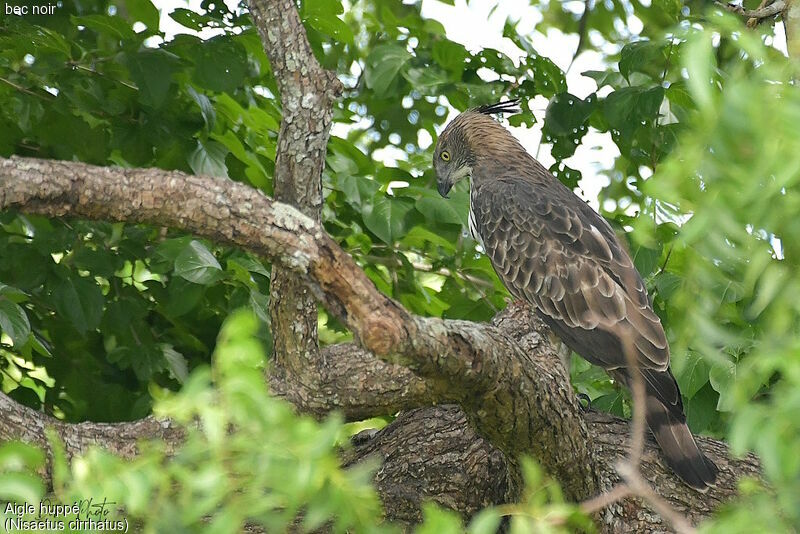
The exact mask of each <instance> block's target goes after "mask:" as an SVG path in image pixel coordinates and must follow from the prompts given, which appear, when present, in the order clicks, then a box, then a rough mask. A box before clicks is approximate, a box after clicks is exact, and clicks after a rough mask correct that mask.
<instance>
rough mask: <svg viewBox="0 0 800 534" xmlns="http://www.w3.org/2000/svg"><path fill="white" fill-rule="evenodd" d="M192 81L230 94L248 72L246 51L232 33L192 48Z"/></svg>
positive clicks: (211, 89)
mask: <svg viewBox="0 0 800 534" xmlns="http://www.w3.org/2000/svg"><path fill="white" fill-rule="evenodd" d="M193 60H194V74H193V76H192V80H193V81H194V82H195V83H197V84H198V85H200V86H202V87H204V88H206V89H208V90H210V91H219V92H227V93H232V92H234V91H235V90H236V89H238V88H239V87H240V86H241V84H242V82H243V81H244V79H245V76H246V74H247V53H246V52H245V50H244V47H242V45H241V44H239V43H238V42H237V41H236V40H235V39H233V37H232V36H229V35H221V36H218V37H214V38H213V39H210V40H208V41H205V42H203V43H202V44H201V45H200V46H198V47H196V48H195V49H194V54H193Z"/></svg>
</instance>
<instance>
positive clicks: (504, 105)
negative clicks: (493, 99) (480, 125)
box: [475, 98, 521, 115]
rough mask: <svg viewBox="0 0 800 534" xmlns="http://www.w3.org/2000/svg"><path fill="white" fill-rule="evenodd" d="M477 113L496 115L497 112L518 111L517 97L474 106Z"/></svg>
mask: <svg viewBox="0 0 800 534" xmlns="http://www.w3.org/2000/svg"><path fill="white" fill-rule="evenodd" d="M475 111H477V112H478V113H483V114H484V115H496V114H498V113H519V112H520V111H521V110H520V109H519V98H514V99H512V100H506V101H505V102H497V103H494V104H484V105H483V106H479V107H477V108H475Z"/></svg>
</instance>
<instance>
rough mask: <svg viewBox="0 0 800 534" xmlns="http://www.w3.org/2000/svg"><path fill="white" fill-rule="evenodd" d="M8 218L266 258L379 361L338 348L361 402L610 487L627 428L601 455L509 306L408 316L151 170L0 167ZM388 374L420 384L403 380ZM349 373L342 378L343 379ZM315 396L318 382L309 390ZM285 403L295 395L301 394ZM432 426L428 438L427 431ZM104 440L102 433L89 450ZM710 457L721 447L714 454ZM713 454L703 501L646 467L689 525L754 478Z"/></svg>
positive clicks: (532, 324) (324, 253)
mask: <svg viewBox="0 0 800 534" xmlns="http://www.w3.org/2000/svg"><path fill="white" fill-rule="evenodd" d="M8 208H15V209H20V210H23V211H25V212H28V213H39V214H43V215H48V216H74V217H82V218H89V219H101V220H110V221H120V220H124V221H130V222H145V223H150V224H155V225H161V226H172V227H176V228H180V229H183V230H186V231H189V232H193V233H195V234H198V235H201V236H204V237H208V238H210V239H213V240H215V241H217V242H219V243H225V244H232V245H236V246H239V247H242V248H245V249H248V250H251V251H253V252H255V253H258V254H261V255H263V256H265V257H268V258H270V259H271V260H272V261H273V262H274V263H279V264H281V265H282V266H283V267H285V268H287V269H289V270H291V271H292V272H293V273H296V274H297V275H299V276H302V277H303V279H304V280H305V282H306V283H307V284H308V287H310V288H312V290H313V293H314V294H315V295H316V296H317V297H318V298H319V299H321V300H322V302H324V303H325V304H326V306H327V307H328V309H329V310H330V311H332V312H333V313H335V314H336V315H337V316H338V317H339V318H340V319H341V320H342V321H343V322H344V323H345V324H347V325H348V326H349V327H350V328H351V330H353V332H355V333H356V335H357V337H358V338H359V339H360V343H361V346H362V347H363V348H364V349H366V350H367V351H370V352H372V353H373V354H375V355H377V356H378V357H380V358H382V359H383V360H384V361H385V362H388V363H374V364H369V363H366V362H365V360H366V358H368V356H369V355H368V354H367V353H364V352H361V351H355V352H353V353H350V352H348V354H360V356H359V357H357V358H354V361H355V362H358V361H359V358H360V361H361V363H360V364H358V365H361V366H362V367H361V369H362V370H363V369H365V368H368V369H371V370H372V372H373V373H374V375H373V376H374V377H375V380H376V381H375V382H374V383H372V385H371V386H370V387H368V388H366V389H365V391H363V392H362V393H363V395H365V396H366V395H369V392H370V391H372V392H373V393H372V394H373V395H375V396H376V397H380V396H381V395H383V394H384V393H386V392H387V390H390V389H392V388H394V389H396V388H397V387H398V383H395V382H393V380H395V379H399V380H400V382H399V383H400V384H401V385H402V384H405V386H401V387H402V391H403V395H401V396H400V399H401V400H400V401H399V402H398V403H396V404H393V405H392V404H390V403H386V404H385V405H392V406H397V407H403V408H408V407H410V406H414V405H415V403H416V402H424V403H429V402H440V403H445V402H450V403H456V404H458V405H460V406H461V408H462V409H463V411H464V413H465V416H466V418H467V420H469V422H470V426H471V428H473V429H474V430H475V431H476V432H477V434H478V435H481V436H483V437H484V438H486V439H487V440H488V441H489V442H491V443H492V444H493V446H494V447H496V448H497V449H499V450H500V451H502V453H503V454H504V455H505V456H506V457H507V458H509V459H510V460H512V461H511V462H510V465H511V473H512V474H511V475H508V476H511V477H512V478H513V476H514V475H513V473H514V471H515V469H514V467H513V465H514V462H513V460H514V459H516V458H518V457H519V455H520V454H531V455H533V456H534V457H536V458H537V460H538V461H539V462H540V463H541V464H542V465H543V467H544V468H545V469H546V470H547V471H548V472H550V473H551V474H552V475H553V476H554V477H556V478H557V479H558V480H559V482H561V484H562V486H563V488H564V490H565V493H566V494H567V495H568V496H569V497H571V498H574V499H584V498H587V497H590V496H592V495H594V494H596V493H597V492H598V491H601V490H603V489H607V488H608V487H610V484H611V482H612V481H613V480H615V477H614V476H613V468H612V466H613V464H614V461H615V459H616V457H617V453H619V452H620V451H622V450H623V449H624V443H625V440H624V439H623V437H624V436H625V431H624V428H625V425H624V423H621V424H620V429H621V430H620V432H619V434H617V435H616V437H615V438H613V439H612V443H611V444H610V445H606V446H607V447H608V448H606V449H604V448H603V444H605V443H606V441H607V440H603V439H600V438H597V437H596V436H597V435H602V434H603V432H604V430H605V426H606V425H595V424H592V422H591V420H590V419H588V418H587V417H586V416H585V415H584V414H583V413H582V412H581V409H580V407H579V406H578V404H577V402H576V401H575V398H574V395H573V393H572V390H571V387H570V385H569V383H568V381H567V378H566V377H565V376H564V374H563V371H562V369H561V366H560V364H559V363H558V356H557V355H556V353H555V351H554V350H553V348H552V346H551V345H550V344H549V342H548V341H547V333H546V331H545V328H544V326H543V325H542V324H541V323H540V322H539V321H538V320H536V319H535V318H534V317H533V316H532V314H531V313H530V310H529V309H528V308H527V307H525V306H521V305H512V306H509V308H508V309H507V310H506V311H505V312H503V313H501V314H500V315H498V317H497V318H496V319H495V321H494V324H492V325H489V324H476V323H470V322H466V321H446V320H441V319H435V318H424V317H416V316H413V315H411V314H409V313H408V312H407V311H406V310H404V309H403V308H402V307H400V306H399V305H398V304H397V303H395V302H394V301H392V300H391V299H388V298H387V297H385V296H383V295H381V294H380V293H379V292H378V291H377V290H376V288H375V287H374V285H372V283H371V282H370V281H369V279H368V278H366V276H365V275H364V273H363V272H362V271H361V270H360V269H359V268H358V266H357V265H356V264H355V263H354V262H353V260H352V259H351V258H350V257H349V256H348V255H347V254H346V253H345V252H344V251H342V250H341V249H340V248H339V247H338V245H336V243H334V242H333V241H331V239H330V238H329V237H328V236H327V234H325V233H324V231H323V230H322V229H321V227H320V225H319V224H318V223H316V222H314V221H313V220H311V219H310V218H308V217H306V216H305V215H303V214H302V213H300V212H299V211H297V210H296V209H294V208H292V207H290V206H287V205H285V204H281V203H278V202H274V201H272V200H270V199H269V198H267V197H266V196H264V195H263V194H261V193H259V192H256V191H254V190H252V189H250V188H248V187H246V186H244V185H242V184H238V183H234V182H222V181H219V180H214V179H210V178H203V177H196V176H187V175H185V174H182V173H178V172H166V171H161V170H154V169H151V170H146V169H137V170H131V169H120V168H113V167H95V166H91V165H85V164H82V163H74V162H59V161H45V160H36V159H26V158H12V159H0V209H8ZM331 350H345V351H347V350H349V349H346V348H345V349H342V348H339V349H331ZM330 355H331V356H333V354H330ZM342 362H347V363H342V365H343V367H341V368H339V370H337V371H333V372H331V373H330V374H327V376H328V377H329V379H330V380H331V384H336V383H337V381H341V380H345V377H346V376H347V374H348V370H347V369H346V368H345V367H344V366H346V365H349V362H348V361H347V360H342ZM313 363H314V365H316V366H317V367H316V368H315V369H319V368H320V367H319V366H325V367H326V368H328V369H330V367H329V366H327V365H326V364H325V362H324V359H323V358H319V359H317V360H316V361H315V362H313ZM397 364H402V366H403V367H405V368H407V369H410V370H411V371H413V372H414V375H416V376H417V377H420V378H415V377H414V376H413V375H411V374H410V373H407V372H404V371H400V368H399V367H398V365H397ZM365 366H366V367H365ZM381 370H389V371H390V372H389V373H388V374H387V375H386V376H387V377H388V378H389V380H388V381H387V380H381V378H383V375H380V374H379V373H380V372H381ZM315 372H317V371H315ZM349 373H350V376H353V369H350V370H349ZM318 374H320V373H318ZM320 376H326V375H325V374H324V373H322V374H320ZM312 388H313V389H316V386H315V385H311V387H310V388H309V389H312ZM293 391H295V392H296V391H297V390H293ZM342 391H345V392H347V394H346V395H344V396H336V401H332V402H330V403H328V404H327V407H328V408H334V407H344V408H345V411H347V406H346V403H348V402H353V403H354V404H353V410H352V413H351V415H353V416H357V417H363V416H366V415H369V414H370V412H369V410H368V409H366V408H365V404H364V403H362V402H360V398H359V395H358V391H356V390H355V389H353V388H350V389H349V391H348V388H346V387H345V388H343V390H342ZM293 395H295V396H296V397H297V398H299V399H301V400H302V399H303V398H304V395H303V394H302V393H300V394H297V393H293ZM387 395H390V394H387ZM287 396H288V395H287ZM384 398H386V396H384ZM305 399H306V402H309V403H310V404H312V405H315V407H314V408H313V410H314V411H317V412H321V411H324V405H323V403H324V402H325V398H324V394H320V393H319V392H318V393H317V394H315V395H313V396H312V395H305ZM403 403H407V404H403ZM300 404H301V406H302V402H301V403H300ZM382 413H385V412H382ZM36 415H37V416H38V414H36ZM30 416H31V417H34V414H33V413H31V414H30ZM26 424H30V423H26ZM119 428H125V426H124V425H122V426H120V427H119ZM430 428H431V432H432V434H433V435H435V432H436V430H435V427H430ZM9 435H11V436H17V435H21V432H20V431H19V429H17V432H16V434H15V433H14V432H10V433H6V434H4V435H1V436H0V437H8V436H9ZM428 436H429V437H426V436H425V435H420V436H419V437H418V439H420V440H426V439H433V436H432V435H430V434H429V435H428ZM107 438H108V440H111V441H113V440H114V438H112V437H110V436H107ZM105 441H107V440H106V437H103V439H101V440H99V441H98V442H100V443H104V442H105ZM464 446H466V445H464ZM719 447H721V449H720V450H723V451H724V450H725V449H724V445H721V444H720V445H719ZM648 450H649V453H648V454H650V455H651V456H652V457H653V458H656V457H657V452H655V449H653V448H650V449H648ZM713 452H714V451H712V454H711V457H712V459H713V460H714V461H715V462H717V464H718V465H720V467H721V468H722V471H723V473H722V475H721V477H720V478H721V479H720V484H719V485H718V487H717V488H715V489H714V490H712V491H711V492H710V493H709V494H706V495H701V494H695V493H694V492H691V491H690V490H688V489H686V488H684V487H680V486H677V488H679V489H678V490H676V491H673V490H675V489H676V486H675V485H677V484H680V483H679V482H677V481H676V480H675V479H674V477H673V475H672V474H671V473H670V472H669V470H668V468H666V467H665V466H664V465H662V464H661V463H660V462H657V463H656V462H654V463H653V464H652V465H653V467H652V469H654V471H653V473H652V478H654V479H657V480H664V481H669V483H668V484H667V486H665V488H666V490H667V491H672V492H673V493H675V494H677V495H680V496H682V498H685V499H688V501H689V502H690V503H691V510H692V512H691V513H690V514H689V515H690V516H693V517H694V516H700V515H702V514H703V512H704V511H706V510H708V509H710V508H712V507H713V504H714V503H715V502H717V501H721V500H726V499H727V498H729V497H730V496H731V495H732V494H733V493H734V492H735V485H734V483H733V481H734V479H735V478H736V473H737V472H738V471H741V470H742V469H745V472H747V473H750V472H751V471H752V470H748V469H747V466H749V465H750V463H748V462H744V463H742V462H741V461H738V462H735V461H728V460H727V459H726V458H725V457H724V456H722V457H720V456H718V455H715V454H713ZM387 461H388V460H387ZM427 461H428V462H430V461H431V459H430V458H428V459H427ZM421 463H422V464H424V463H426V462H421ZM459 469H461V466H460V465H459V464H457V463H456V464H453V472H455V471H458V470H459ZM393 472H396V473H401V472H402V470H398V471H393ZM392 483H397V484H401V483H402V481H401V480H396V481H395V480H393V482H392ZM669 484H671V485H672V486H670V485H669ZM487 491H488V490H487ZM454 502H455V501H454ZM468 509H469V508H468V507H465V508H463V509H461V511H464V512H466V511H467V510H468ZM643 510H644V508H642V507H640V506H633V507H632V508H630V507H628V508H626V507H620V509H619V510H616V511H615V510H614V509H612V508H610V509H609V511H607V512H606V514H610V515H608V517H607V518H606V521H607V522H609V523H611V522H612V520H613V521H619V522H622V523H623V524H627V521H629V520H630V517H632V516H634V515H635V516H636V517H639V516H642V514H644V515H643V516H642V517H644V519H639V521H650V522H653V523H652V524H653V525H658V523H656V521H657V517H656V516H655V515H654V514H646V513H645V512H644V511H643ZM626 514H627V515H626Z"/></svg>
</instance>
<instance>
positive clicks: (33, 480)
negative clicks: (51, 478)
mask: <svg viewBox="0 0 800 534" xmlns="http://www.w3.org/2000/svg"><path fill="white" fill-rule="evenodd" d="M42 495H44V484H43V483H42V481H41V479H40V478H39V477H37V476H35V475H32V474H28V473H0V500H2V501H3V502H30V503H34V502H38V501H40V500H41V498H42Z"/></svg>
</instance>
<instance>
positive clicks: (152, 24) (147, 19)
mask: <svg viewBox="0 0 800 534" xmlns="http://www.w3.org/2000/svg"><path fill="white" fill-rule="evenodd" d="M125 7H126V8H127V10H128V14H129V15H130V17H131V20H133V21H134V22H137V21H138V22H142V23H143V24H144V25H145V26H147V28H148V30H150V33H158V23H159V20H160V15H159V13H158V8H156V6H154V5H153V2H151V1H150V0H125Z"/></svg>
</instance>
